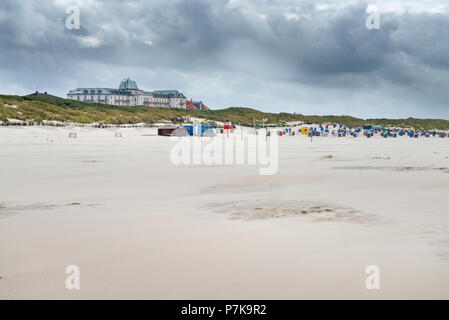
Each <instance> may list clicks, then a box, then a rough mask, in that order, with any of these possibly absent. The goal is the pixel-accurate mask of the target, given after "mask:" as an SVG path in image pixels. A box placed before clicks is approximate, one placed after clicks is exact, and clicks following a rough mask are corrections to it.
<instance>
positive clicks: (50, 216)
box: [0, 127, 449, 299]
mask: <svg viewBox="0 0 449 320" xmlns="http://www.w3.org/2000/svg"><path fill="white" fill-rule="evenodd" d="M70 132H76V133H77V138H69V133H70ZM115 132H121V133H122V137H116V136H115V134H114V133H115ZM154 133H155V132H154V129H150V128H133V129H117V128H111V129H93V128H68V127H64V128H51V127H46V128H44V127H26V128H25V127H0V277H1V278H0V299H28V298H31V299H49V298H56V299H99V298H105V299H117V298H123V299H449V200H448V199H449V139H447V138H446V139H440V138H419V139H410V138H407V137H400V138H397V139H383V138H381V137H378V136H376V137H374V138H371V139H367V138H364V137H358V138H352V137H345V138H337V137H316V138H314V139H313V142H311V140H310V138H308V137H305V136H285V137H279V169H278V171H277V173H276V174H275V175H271V176H261V175H259V172H258V167H257V166H253V165H227V166H226V165H180V166H175V165H173V164H172V163H171V161H170V148H171V146H172V144H171V143H170V138H167V137H159V136H154ZM68 265H77V266H79V268H80V289H79V290H68V289H67V288H66V286H65V281H66V278H67V274H66V273H65V269H66V267H67V266H68ZM368 265H376V266H378V267H379V270H380V289H378V290H368V289H367V288H366V286H365V280H366V278H367V277H368V275H367V274H366V273H365V269H366V267H367V266H368Z"/></svg>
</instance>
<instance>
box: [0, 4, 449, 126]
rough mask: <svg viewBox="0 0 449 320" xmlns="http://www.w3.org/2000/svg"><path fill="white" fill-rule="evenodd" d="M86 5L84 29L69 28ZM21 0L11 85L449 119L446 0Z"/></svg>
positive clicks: (2, 14)
mask: <svg viewBox="0 0 449 320" xmlns="http://www.w3.org/2000/svg"><path fill="white" fill-rule="evenodd" d="M76 3H78V5H79V7H80V10H81V29H80V30H67V29H66V28H65V19H66V17H67V15H66V13H65V8H66V6H67V5H69V4H76ZM374 3H375V4H377V5H378V6H379V8H380V17H381V29H379V30H368V29H367V28H366V27H365V19H366V17H367V14H366V13H365V10H366V7H367V5H368V4H370V3H368V2H360V1H347V2H342V1H330V0H328V1H322V2H321V3H320V5H317V4H316V3H315V2H313V1H301V2H299V1H293V0H278V1H275V0H272V1H268V0H266V1H264V0H257V1H254V0H252V1H250V0H233V1H225V0H218V1H217V0H174V1H162V0H160V1H100V0H98V1H95V0H90V1H64V0H53V1H50V0H42V1H32V0H25V1H20V2H19V1H14V0H3V1H2V2H1V3H0V30H1V31H2V32H1V33H0V57H1V59H0V92H2V93H9V94H13V93H17V94H25V93H28V92H30V91H32V90H34V87H35V86H39V88H41V89H42V90H47V91H51V92H54V93H56V94H59V95H61V96H64V95H65V93H66V92H67V91H68V90H69V89H73V88H75V87H78V86H107V87H111V86H116V85H117V83H118V82H119V81H120V79H121V78H122V77H125V76H129V77H132V78H134V79H135V80H136V81H137V82H138V84H139V85H140V87H142V88H146V89H153V88H154V89H156V88H178V89H181V90H183V91H184V92H185V94H186V95H187V96H189V97H191V96H193V97H194V98H196V99H203V100H204V101H205V102H206V103H207V104H208V105H211V106H212V107H217V108H222V107H228V106H231V105H241V106H249V107H258V108H260V109H263V110H267V111H273V112H279V111H290V112H293V111H296V112H301V113H315V114H323V113H335V114H343V113H350V114H353V115H356V116H362V117H377V116H425V117H445V118H449V108H448V107H447V101H448V98H449V90H448V89H449V88H448V87H449V55H448V54H447V52H449V10H448V7H447V6H446V4H445V3H444V2H442V1H427V2H426V5H425V6H422V5H421V2H413V1H396V2H394V1H374Z"/></svg>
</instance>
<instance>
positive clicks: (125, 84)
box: [118, 78, 139, 90]
mask: <svg viewBox="0 0 449 320" xmlns="http://www.w3.org/2000/svg"><path fill="white" fill-rule="evenodd" d="M118 88H119V89H131V90H139V88H138V87H137V84H136V82H135V81H134V80H131V79H130V78H126V79H123V80H122V82H120V86H119V87H118Z"/></svg>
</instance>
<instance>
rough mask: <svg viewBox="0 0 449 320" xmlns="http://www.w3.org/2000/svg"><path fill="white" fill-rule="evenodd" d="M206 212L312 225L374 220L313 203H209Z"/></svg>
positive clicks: (354, 211) (356, 212)
mask: <svg viewBox="0 0 449 320" xmlns="http://www.w3.org/2000/svg"><path fill="white" fill-rule="evenodd" d="M208 208H210V209H211V210H212V211H214V212H217V213H227V214H229V218H230V219H231V220H244V221H250V220H261V219H278V218H288V217H307V218H311V219H312V220H313V221H315V222H326V221H327V222H334V221H335V222H338V221H343V222H352V223H365V222H369V221H373V220H374V216H373V215H371V214H367V213H364V212H362V211H360V210H358V209H354V208H351V207H347V206H341V205H335V204H330V203H325V202H317V201H294V200H291V201H278V200H273V201H264V200H261V201H257V202H237V203H235V202H233V203H229V202H228V203H213V204H209V205H208Z"/></svg>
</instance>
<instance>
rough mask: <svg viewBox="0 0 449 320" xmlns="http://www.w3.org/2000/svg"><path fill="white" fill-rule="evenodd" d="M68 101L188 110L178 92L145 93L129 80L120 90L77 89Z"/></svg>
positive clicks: (157, 91)
mask: <svg viewBox="0 0 449 320" xmlns="http://www.w3.org/2000/svg"><path fill="white" fill-rule="evenodd" d="M67 98H68V99H74V100H78V101H82V102H90V103H104V104H110V105H114V106H148V107H165V108H181V109H186V97H185V96H184V95H183V94H182V93H181V92H179V91H178V90H155V91H144V90H140V89H139V88H138V87H137V84H136V82H135V81H133V80H131V79H129V78H127V79H124V80H123V81H122V82H120V85H119V88H118V89H110V88H77V89H75V90H70V91H69V93H67Z"/></svg>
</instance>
